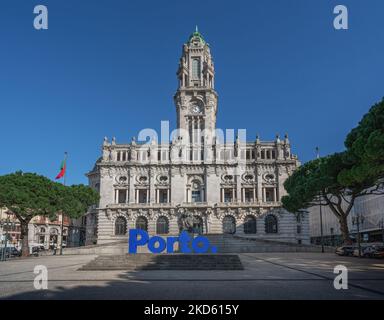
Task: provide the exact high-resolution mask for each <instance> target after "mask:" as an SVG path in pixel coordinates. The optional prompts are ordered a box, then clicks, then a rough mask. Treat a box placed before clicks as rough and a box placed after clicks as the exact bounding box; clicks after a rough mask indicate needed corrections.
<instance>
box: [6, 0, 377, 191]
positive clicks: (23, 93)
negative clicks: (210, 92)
mask: <svg viewBox="0 0 384 320" xmlns="http://www.w3.org/2000/svg"><path fill="white" fill-rule="evenodd" d="M38 4H45V5H47V6H48V10H49V29H48V30H46V31H36V30H35V29H34V28H33V24H32V23H33V18H34V15H33V8H34V6H35V5H38ZM337 4H344V5H346V6H347V7H348V9H349V27H350V29H349V30H347V31H336V30H335V29H334V28H333V18H334V15H333V8H334V7H335V5H337ZM383 14H384V1H382V0H369V1H361V0H356V1H352V0H338V1H327V0H311V1H309V0H291V1H287V0H274V1H271V0H258V1H255V0H249V1H242V0H237V1H222V0H221V1H207V0H194V1H183V0H167V1H165V0H163V1H159V0H156V1H155V0H154V1H143V0H140V1H139V0H135V1H133V0H129V1H127V0H108V1H106V0H105V1H98V0H92V1H91V0H87V1H85V0H82V1H79V0H62V1H57V0H44V1H43V0H34V1H32V0H12V1H6V2H4V3H2V5H1V16H0V39H1V44H2V45H1V51H0V108H1V122H0V139H1V148H0V150H1V151H0V152H1V153H0V174H5V173H9V172H12V171H15V170H19V169H22V170H23V171H33V172H38V173H40V174H44V175H46V176H48V177H50V178H54V177H55V175H56V174H57V173H58V171H59V166H60V162H61V160H62V158H63V153H64V151H68V152H69V160H68V183H71V184H72V183H86V182H87V179H86V177H85V176H84V174H85V173H86V172H87V171H88V170H90V169H91V168H92V166H93V164H94V162H95V160H96V159H97V158H98V157H99V155H100V147H101V143H102V140H103V137H104V136H108V137H112V136H116V138H117V142H128V141H130V139H131V137H132V136H135V135H137V133H138V132H139V131H140V130H141V129H143V128H155V129H159V127H160V121H161V120H170V121H171V125H172V126H175V117H176V114H175V107H174V105H173V98H172V97H173V94H174V93H175V90H176V88H177V81H176V75H175V72H176V69H177V64H178V60H179V57H180V53H181V46H182V44H183V42H185V41H186V40H187V39H188V37H189V35H190V33H191V32H192V31H193V30H194V28H195V25H196V24H197V25H198V26H199V30H200V31H201V33H202V34H203V35H204V37H205V39H206V40H207V41H208V42H209V43H210V45H211V48H212V53H213V56H214V61H215V67H216V89H217V91H218V93H219V109H218V124H217V125H218V127H220V128H246V129H247V133H248V139H249V140H251V139H254V137H255V135H256V133H259V134H260V136H261V138H262V139H265V140H272V139H274V136H275V134H276V133H277V132H279V133H280V134H281V135H283V134H284V133H285V132H288V133H289V137H290V140H291V142H292V145H293V150H294V152H295V153H296V154H298V156H299V158H300V159H301V160H302V161H303V162H305V161H308V160H309V159H311V158H313V157H314V148H315V146H316V145H318V146H319V147H320V149H321V153H322V154H327V153H332V152H335V151H339V150H342V149H343V142H344V137H345V135H346V134H347V133H348V132H349V130H350V129H351V128H352V127H354V126H355V125H356V124H357V122H358V121H359V119H360V118H361V117H362V115H363V114H364V113H366V112H367V111H368V109H369V107H370V106H371V105H372V104H373V103H375V102H377V101H379V100H381V98H382V97H383V96H384V90H383V89H384V88H383V87H384V78H383V74H384V19H383Z"/></svg>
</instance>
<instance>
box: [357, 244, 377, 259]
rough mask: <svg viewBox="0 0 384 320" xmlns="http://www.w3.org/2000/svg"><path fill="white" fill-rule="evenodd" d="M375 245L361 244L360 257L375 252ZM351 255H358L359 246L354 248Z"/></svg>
mask: <svg viewBox="0 0 384 320" xmlns="http://www.w3.org/2000/svg"><path fill="white" fill-rule="evenodd" d="M375 248H376V247H375V246H374V245H369V246H367V245H366V246H361V257H364V258H367V257H371V256H372V255H373V253H374V252H375ZM353 256H354V257H358V256H359V248H358V247H357V248H355V250H354V251H353Z"/></svg>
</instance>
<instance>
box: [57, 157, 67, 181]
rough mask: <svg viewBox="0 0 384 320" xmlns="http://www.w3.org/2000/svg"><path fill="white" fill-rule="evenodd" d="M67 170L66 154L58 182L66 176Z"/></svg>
mask: <svg viewBox="0 0 384 320" xmlns="http://www.w3.org/2000/svg"><path fill="white" fill-rule="evenodd" d="M66 169H67V153H65V156H64V160H63V161H62V162H61V166H60V172H59V174H58V175H57V176H56V180H58V179H61V178H62V177H64V176H65V171H66Z"/></svg>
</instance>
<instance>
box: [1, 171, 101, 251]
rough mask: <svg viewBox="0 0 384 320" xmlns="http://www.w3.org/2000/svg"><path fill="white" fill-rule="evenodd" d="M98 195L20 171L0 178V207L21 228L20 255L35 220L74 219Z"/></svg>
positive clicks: (94, 200) (25, 248)
mask: <svg viewBox="0 0 384 320" xmlns="http://www.w3.org/2000/svg"><path fill="white" fill-rule="evenodd" d="M98 198H99V195H98V194H97V193H96V192H95V191H94V190H92V189H91V188H89V187H86V186H84V185H73V186H69V187H66V186H64V185H62V184H60V183H57V182H53V181H51V180H49V179H48V178H46V177H43V176H40V175H37V174H34V173H23V172H21V171H19V172H16V173H12V174H7V175H3V176H0V206H1V207H6V208H7V209H8V210H9V211H10V212H11V213H14V214H15V215H16V217H17V218H18V220H19V221H20V224H21V239H23V254H27V253H28V223H29V222H30V220H31V219H32V218H33V217H35V216H47V217H49V218H50V219H55V218H56V217H57V215H58V214H61V213H63V214H65V215H67V216H69V217H71V218H78V217H80V216H81V215H82V214H84V213H86V212H87V210H88V208H89V207H90V206H91V205H94V204H96V203H97V201H98Z"/></svg>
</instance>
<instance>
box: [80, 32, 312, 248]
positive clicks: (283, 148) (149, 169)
mask: <svg viewBox="0 0 384 320" xmlns="http://www.w3.org/2000/svg"><path fill="white" fill-rule="evenodd" d="M177 76H178V82H179V87H178V90H177V92H176V94H175V96H174V102H175V105H176V115H177V128H176V130H175V131H174V132H173V134H172V135H171V142H169V143H168V142H164V141H163V139H161V142H159V141H158V139H157V138H154V137H153V138H152V139H151V141H150V142H149V143H139V142H138V141H136V140H135V139H132V142H131V143H129V144H118V143H117V142H116V139H115V138H113V139H112V141H111V142H110V141H108V139H107V138H105V139H104V143H103V146H102V156H101V157H100V159H98V160H97V162H96V164H95V166H94V168H93V169H92V170H91V171H90V172H89V173H88V174H87V176H88V178H89V185H90V186H91V187H93V188H95V189H96V190H98V191H99V193H100V197H101V198H100V203H99V206H98V208H94V209H93V210H92V211H91V212H90V213H89V215H93V216H94V217H97V218H95V219H94V221H96V224H97V243H99V244H101V243H108V242H112V241H116V240H122V239H126V237H127V232H128V230H129V229H130V228H145V229H147V231H148V232H149V233H150V234H167V233H169V234H178V233H179V232H180V230H181V227H182V223H183V221H184V220H185V219H184V218H185V217H186V216H189V217H192V221H193V223H192V226H191V228H192V229H193V231H194V232H196V233H213V234H220V233H223V232H224V233H236V234H240V235H241V234H244V233H245V234H247V236H250V237H258V238H263V239H270V240H279V241H288V242H294V243H309V225H308V215H307V214H302V216H301V217H299V218H297V216H296V215H294V214H292V213H289V212H287V211H285V210H284V209H282V208H281V202H280V200H281V197H282V196H284V195H285V190H284V187H283V183H284V181H285V180H286V179H287V177H288V176H289V175H290V174H291V173H292V172H293V171H294V170H295V169H296V168H297V166H298V165H299V161H298V159H297V157H296V156H294V155H293V154H292V153H291V146H290V141H289V139H288V136H287V135H286V136H285V138H283V139H281V140H280V138H279V136H277V137H276V139H275V140H274V141H260V139H259V137H257V138H256V140H255V141H253V142H245V141H246V140H242V139H240V138H239V137H237V138H236V139H233V141H232V142H230V141H229V142H228V140H229V139H228V138H227V139H226V140H225V142H224V139H222V137H221V136H220V132H221V131H220V130H218V129H217V128H216V115H217V111H218V95H217V93H216V91H215V89H214V76H215V72H214V65H213V61H212V57H211V53H210V47H209V45H208V44H207V43H206V42H205V41H204V39H203V37H202V36H201V34H200V33H199V32H198V31H196V32H194V33H193V34H192V35H191V37H190V39H189V41H188V42H187V43H186V44H184V45H183V49H182V57H181V59H180V63H179V69H178V71H177ZM162 138H163V137H162ZM87 235H88V234H87ZM90 242H92V241H88V239H87V243H90Z"/></svg>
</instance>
